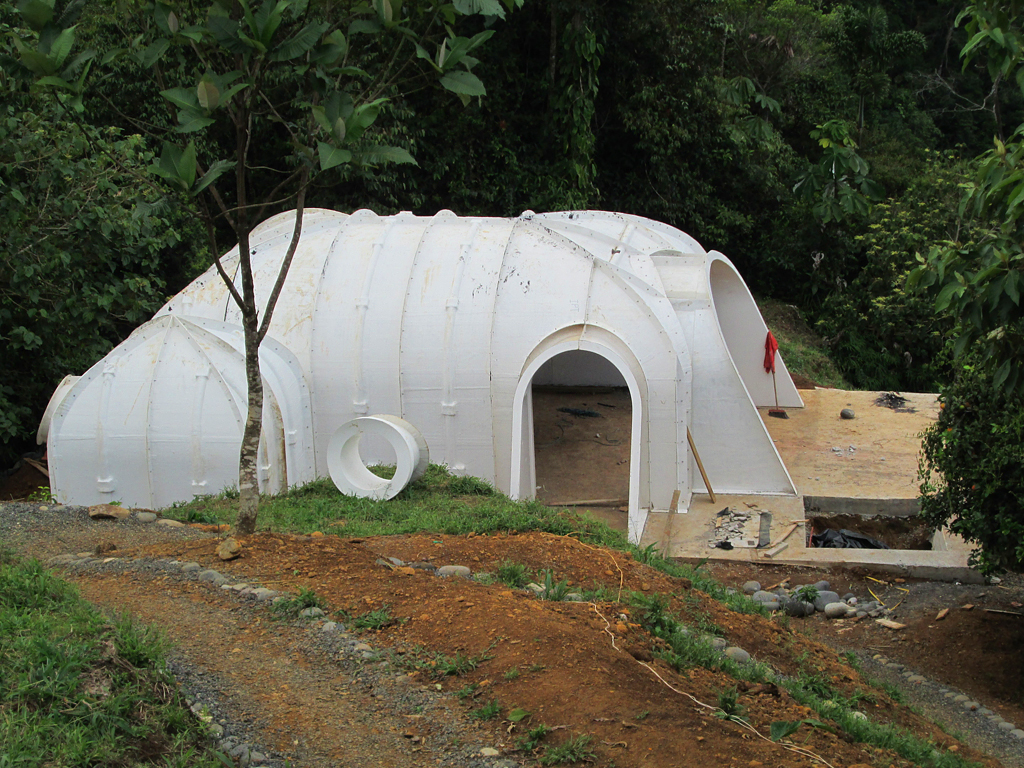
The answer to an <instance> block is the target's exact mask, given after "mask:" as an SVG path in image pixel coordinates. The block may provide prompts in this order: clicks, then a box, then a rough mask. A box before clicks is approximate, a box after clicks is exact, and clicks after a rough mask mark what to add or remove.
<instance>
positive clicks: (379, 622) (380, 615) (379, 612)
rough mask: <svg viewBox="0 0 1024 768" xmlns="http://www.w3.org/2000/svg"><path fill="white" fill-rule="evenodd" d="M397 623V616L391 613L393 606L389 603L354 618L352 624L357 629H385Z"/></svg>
mask: <svg viewBox="0 0 1024 768" xmlns="http://www.w3.org/2000/svg"><path fill="white" fill-rule="evenodd" d="M395 623H396V620H395V617H394V616H392V615H391V606H389V605H388V604H387V603H385V604H384V605H382V606H381V607H380V608H377V609H375V610H372V611H367V612H366V613H363V614H360V615H359V616H356V617H355V618H354V619H352V626H353V627H354V628H355V629H384V627H389V626H391V625H392V624H395Z"/></svg>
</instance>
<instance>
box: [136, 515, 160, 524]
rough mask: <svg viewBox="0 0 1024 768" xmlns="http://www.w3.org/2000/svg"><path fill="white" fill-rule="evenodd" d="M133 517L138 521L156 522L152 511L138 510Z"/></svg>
mask: <svg viewBox="0 0 1024 768" xmlns="http://www.w3.org/2000/svg"><path fill="white" fill-rule="evenodd" d="M135 517H136V519H137V520H138V521H139V522H140V523H155V522H156V515H154V514H153V513H152V512H139V513H138V514H137V515H135Z"/></svg>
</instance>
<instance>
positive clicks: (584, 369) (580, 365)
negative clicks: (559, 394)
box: [533, 350, 626, 387]
mask: <svg viewBox="0 0 1024 768" xmlns="http://www.w3.org/2000/svg"><path fill="white" fill-rule="evenodd" d="M533 383H534V384H535V385H537V386H576V387H624V386H626V382H625V380H624V379H623V378H622V374H621V373H619V370H618V369H617V368H616V367H615V366H614V365H612V364H611V363H610V362H608V360H607V359H606V358H604V357H601V355H598V354H595V353H593V352H584V351H582V350H576V351H573V352H564V353H562V354H560V355H558V357H553V358H551V359H550V360H548V361H547V362H546V363H544V365H542V366H541V367H540V369H539V370H538V371H537V373H536V375H534V377H533Z"/></svg>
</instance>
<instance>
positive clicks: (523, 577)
mask: <svg viewBox="0 0 1024 768" xmlns="http://www.w3.org/2000/svg"><path fill="white" fill-rule="evenodd" d="M495 575H496V576H497V577H498V581H500V582H502V583H503V584H505V585H506V586H508V587H511V588H512V589H522V588H523V587H525V586H526V585H527V584H529V583H530V571H529V569H528V568H527V567H526V566H525V565H523V564H522V563H517V562H514V561H512V560H502V561H501V562H500V563H498V570H497V571H496V572H495Z"/></svg>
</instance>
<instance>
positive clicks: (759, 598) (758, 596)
mask: <svg viewBox="0 0 1024 768" xmlns="http://www.w3.org/2000/svg"><path fill="white" fill-rule="evenodd" d="M778 597H779V596H778V595H776V594H775V593H774V592H764V591H762V590H757V591H756V592H754V593H753V595H751V598H752V599H753V601H754V602H755V603H770V602H772V601H773V600H776V599H778Z"/></svg>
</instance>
